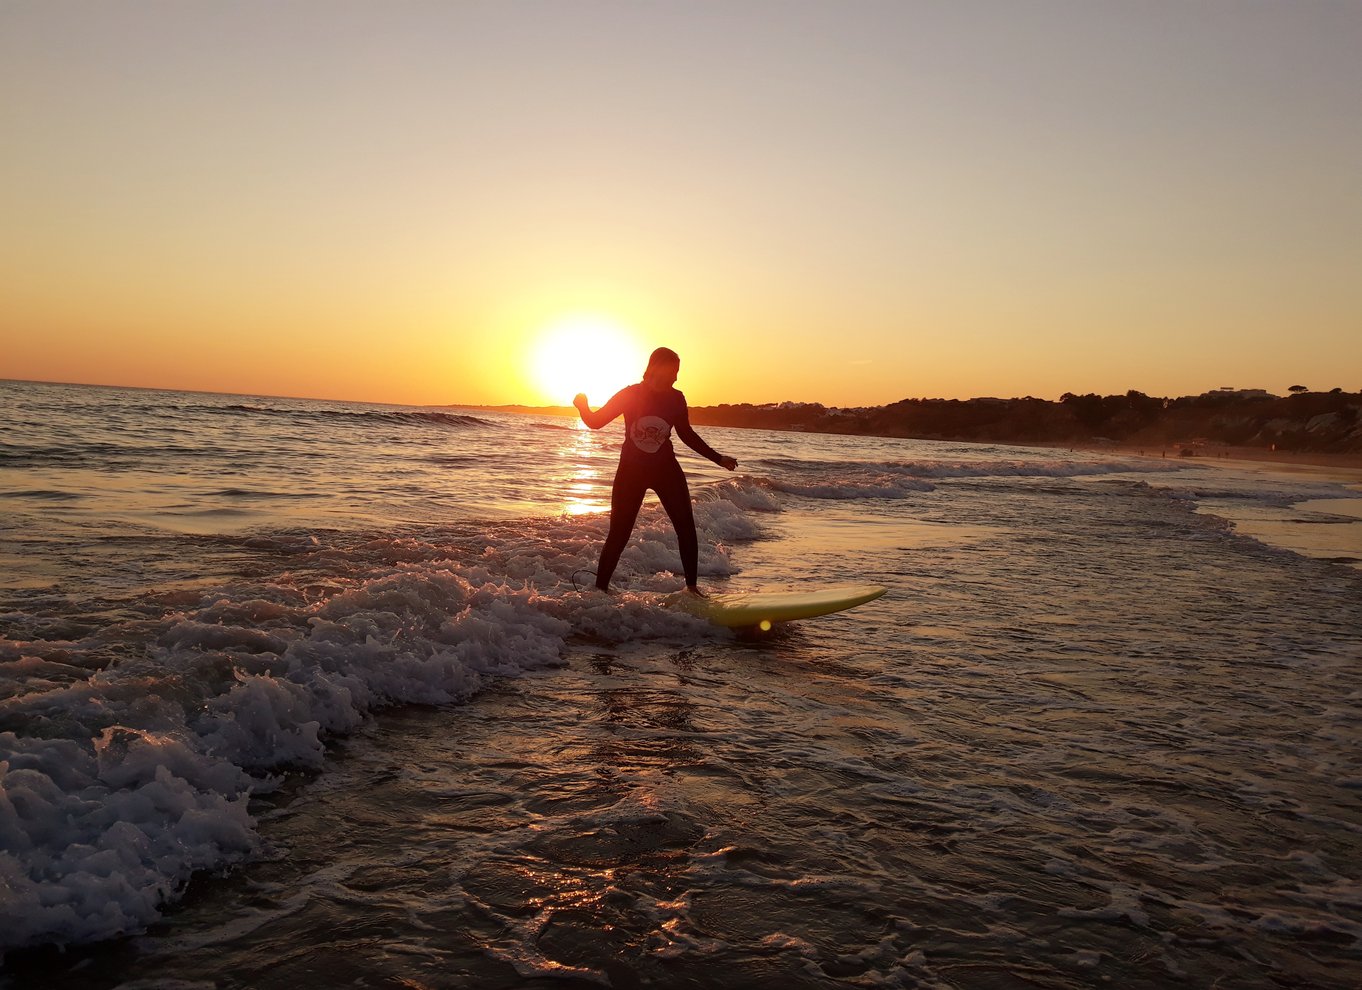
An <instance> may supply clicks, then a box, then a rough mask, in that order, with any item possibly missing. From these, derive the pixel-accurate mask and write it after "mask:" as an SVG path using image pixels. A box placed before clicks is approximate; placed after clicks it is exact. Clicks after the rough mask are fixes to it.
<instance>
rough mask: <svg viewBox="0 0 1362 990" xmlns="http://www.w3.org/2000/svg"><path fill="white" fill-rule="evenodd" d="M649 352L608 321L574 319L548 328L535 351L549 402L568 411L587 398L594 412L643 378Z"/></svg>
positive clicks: (536, 366)
mask: <svg viewBox="0 0 1362 990" xmlns="http://www.w3.org/2000/svg"><path fill="white" fill-rule="evenodd" d="M645 360H646V357H645V354H644V349H643V347H641V346H640V345H639V342H638V340H637V339H636V337H635V335H634V333H633V332H632V331H631V330H629V329H627V328H626V327H623V326H621V325H620V324H619V323H616V322H615V321H614V320H611V319H609V318H608V317H602V316H595V315H589V316H570V317H565V318H564V319H561V320H557V321H555V322H554V323H552V324H550V325H549V326H548V327H546V328H545V330H544V332H543V333H542V334H541V335H540V337H539V339H538V341H537V343H536V344H535V346H534V354H533V361H534V379H535V383H536V384H537V385H538V387H539V389H540V390H541V391H542V392H543V394H544V397H545V398H546V399H548V400H549V401H551V402H554V403H556V404H561V405H568V404H570V403H571V402H572V397H573V396H574V395H576V394H577V393H578V392H585V393H586V396H587V398H588V399H589V400H590V402H591V404H592V405H593V406H600V405H602V404H604V403H605V401H606V400H607V399H609V398H610V397H611V396H612V395H614V394H615V393H616V392H618V391H619V390H620V389H622V388H624V386H626V385H630V384H633V383H634V382H636V381H638V380H639V379H640V378H642V377H643V365H644V362H645Z"/></svg>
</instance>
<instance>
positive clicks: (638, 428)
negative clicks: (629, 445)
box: [629, 416, 672, 454]
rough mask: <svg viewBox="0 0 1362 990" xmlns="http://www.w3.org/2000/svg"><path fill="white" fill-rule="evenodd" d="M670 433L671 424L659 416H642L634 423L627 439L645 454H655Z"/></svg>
mask: <svg viewBox="0 0 1362 990" xmlns="http://www.w3.org/2000/svg"><path fill="white" fill-rule="evenodd" d="M671 435H672V424H671V423H668V422H667V421H666V420H665V419H663V418H662V417H661V416H644V417H643V418H642V419H640V420H639V421H638V422H637V423H635V424H634V429H633V431H632V432H631V433H630V435H629V439H631V440H633V441H634V446H635V447H637V448H638V449H639V450H641V451H643V452H644V453H645V454H656V453H657V452H658V451H659V450H661V449H662V445H663V444H664V443H666V442H667V440H668V438H670V437H671Z"/></svg>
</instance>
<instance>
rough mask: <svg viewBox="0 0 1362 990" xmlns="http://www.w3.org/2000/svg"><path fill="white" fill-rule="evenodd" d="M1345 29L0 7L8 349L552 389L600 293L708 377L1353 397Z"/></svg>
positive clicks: (1007, 18) (640, 340)
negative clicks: (546, 347)
mask: <svg viewBox="0 0 1362 990" xmlns="http://www.w3.org/2000/svg"><path fill="white" fill-rule="evenodd" d="M1359 50H1362V5H1359V4H1340V3H1328V2H1322V0H1305V2H1299V3H1291V4H1283V3H1275V2H1266V0H1243V2H1236V3H1196V4H1177V3H1149V4H1123V5H1117V4H1090V3H1086V2H1082V0H1072V2H1058V0H1039V2H1036V3H1028V4H1020V5H1019V4H1014V3H1010V2H1003V0H999V2H968V0H966V2H962V3H953V4H937V3H914V2H898V0H895V2H875V0H865V2H859V3H857V4H854V5H846V4H828V3H804V2H798V0H789V2H776V0H770V2H762V3H755V2H746V3H744V2H735V3H731V4H722V5H718V4H715V5H695V4H690V3H679V2H661V3H656V4H647V5H639V4H624V3H610V2H591V3H576V2H565V3H551V4H471V3H469V4H442V3H424V2H404V3H382V4H380V3H350V2H344V0H337V2H321V0H316V2H307V0H303V2H297V3H291V4H287V5H280V4H274V3H265V2H250V0H247V2H238V3H232V4H216V3H204V2H194V0H160V2H147V0H128V2H122V3H118V4H78V3H67V2H46V0H17V2H16V0H9V2H7V3H5V4H4V5H3V6H0V122H2V123H3V133H4V134H5V153H4V154H3V155H0V301H2V302H0V341H3V347H0V377H9V378H32V379H41V380H60V381H81V382H94V383H107V384H129V385H147V386H157V387H171V388H185V389H205V390H212V391H241V392H255V393H266V394H285V395H303V396H318V397H331V398H351V399H365V400H374V401H391V402H412V403H426V402H468V403H503V402H505V403H516V402H524V403H532V404H534V403H541V402H562V403H565V402H567V401H569V400H570V398H571V395H572V393H573V392H574V391H576V390H577V388H578V387H586V386H584V385H578V381H580V380H585V379H586V378H587V377H588V374H587V373H588V371H591V370H599V368H594V369H593V368H582V369H574V368H572V366H571V365H570V364H569V363H567V361H566V359H563V360H562V361H561V362H559V363H562V369H561V371H562V373H561V377H560V379H559V380H556V381H553V380H549V379H551V378H552V376H548V375H546V374H545V373H544V372H543V370H542V368H540V365H541V364H542V362H538V361H537V358H536V354H537V352H538V350H539V349H540V348H541V347H542V345H543V342H544V341H545V339H546V337H549V336H551V335H552V333H551V331H552V329H553V328H554V327H559V326H562V325H563V324H564V321H571V320H576V321H577V323H576V324H575V325H576V326H577V327H578V329H579V330H580V328H581V326H582V325H583V323H584V321H585V322H589V321H590V320H596V321H597V322H598V324H599V325H601V326H608V327H613V328H615V331H616V332H617V335H618V333H623V334H624V335H625V337H626V338H628V339H631V340H632V342H633V343H632V345H631V346H630V347H624V346H623V345H619V346H615V347H613V348H611V349H610V353H611V356H612V357H613V358H615V359H618V357H619V354H618V352H620V351H623V350H631V351H633V352H634V353H635V354H646V352H647V350H649V349H651V348H652V347H653V346H656V345H658V344H665V345H668V346H671V347H673V348H674V349H676V350H678V351H680V352H681V354H682V357H683V367H682V374H681V380H680V382H679V386H680V387H682V388H683V389H685V390H686V392H687V395H688V397H689V398H690V400H691V401H692V402H693V403H697V404H709V403H718V402H764V401H780V400H784V399H796V400H805V401H821V402H825V403H828V404H837V405H871V404H880V403H885V402H892V401H895V400H897V399H900V398H904V397H908V396H923V395H928V396H957V397H968V396H974V395H1024V394H1033V395H1037V396H1041V397H1047V398H1055V397H1057V396H1058V395H1059V394H1060V393H1062V392H1064V391H1069V390H1074V391H1099V392H1121V391H1125V390H1126V389H1128V388H1138V389H1141V390H1143V391H1146V392H1149V393H1151V394H1185V393H1194V392H1201V391H1204V390H1206V389H1208V388H1214V387H1217V386H1222V385H1234V386H1238V387H1264V388H1269V389H1272V390H1274V391H1278V392H1282V391H1285V389H1286V388H1287V387H1288V386H1290V385H1292V384H1305V385H1307V386H1309V387H1311V388H1321V389H1327V388H1332V387H1335V386H1340V387H1343V388H1346V389H1349V390H1358V389H1362V279H1358V278H1357V277H1356V273H1357V272H1358V271H1359V270H1362V197H1359V196H1358V195H1357V194H1356V178H1357V176H1358V175H1362V127H1359V126H1358V113H1357V108H1358V107H1359V106H1362V60H1359V59H1358V58H1357V57H1356V53H1357V51H1359ZM588 356H592V357H593V358H594V359H595V360H594V364H595V365H601V366H606V367H609V366H610V360H608V359H607V355H606V354H605V353H604V348H603V347H602V348H596V349H594V350H591V351H589V352H588ZM618 366H619V368H620V370H619V372H618V374H619V375H621V376H624V377H626V379H632V378H635V377H637V373H638V371H641V367H640V368H637V369H636V370H635V371H634V372H633V373H632V374H631V373H630V372H629V371H628V367H629V361H628V359H625V360H624V362H623V363H622V364H619V365H618ZM537 369H538V370H537ZM626 383H627V382H626V381H621V382H620V383H619V384H621V385H623V384H626ZM597 388H607V386H606V385H603V384H601V385H596V386H593V389H597ZM592 397H593V400H596V398H597V397H596V396H595V395H593V396H592ZM601 398H602V399H603V398H604V396H601Z"/></svg>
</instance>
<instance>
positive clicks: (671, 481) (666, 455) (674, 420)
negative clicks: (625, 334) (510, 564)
mask: <svg viewBox="0 0 1362 990" xmlns="http://www.w3.org/2000/svg"><path fill="white" fill-rule="evenodd" d="M680 372H681V358H680V357H679V356H678V355H677V353H676V352H675V351H673V350H671V349H670V348H667V347H659V348H658V349H657V350H655V351H653V353H652V355H651V356H650V357H649V358H648V369H647V370H646V371H645V372H644V373H643V381H641V382H639V383H638V384H636V385H630V386H628V387H627V388H623V389H621V390H620V391H619V392H617V393H615V395H614V397H613V398H611V400H610V401H609V402H607V403H606V404H605V405H603V406H601V407H600V408H599V409H597V410H596V411H595V412H592V411H591V406H590V404H589V403H588V402H587V398H586V396H585V395H582V394H578V395H577V397H576V398H574V399H573V400H572V404H573V405H574V406H576V407H577V411H578V412H579V413H581V415H582V422H583V423H585V424H586V425H587V426H589V427H591V428H592V429H593V430H599V429H600V428H601V427H603V426H605V425H606V424H607V423H611V422H613V421H614V420H615V419H616V418H617V417H618V416H619V415H620V414H621V413H622V414H623V415H624V443H623V444H622V445H621V447H620V464H619V468H618V470H616V471H615V484H614V487H613V488H612V489H611V491H610V533H609V535H607V536H606V538H605V546H603V547H602V548H601V562H600V564H599V565H598V566H597V568H596V587H597V588H599V589H601V590H602V591H609V590H610V576H611V575H612V574H614V573H615V565H616V564H618V563H619V559H620V554H621V553H623V552H624V545H625V544H626V543H628V542H629V534H630V533H632V532H633V531H634V522H635V520H637V519H638V510H639V509H640V508H641V507H642V505H643V496H644V494H645V493H646V492H647V491H648V489H649V488H651V489H652V490H653V491H655V492H657V497H658V499H659V500H660V501H661V502H662V508H663V509H665V510H666V512H667V515H668V517H669V518H670V519H671V521H672V526H674V527H675V528H676V542H677V544H678V545H679V546H680V549H681V566H682V569H683V570H684V571H685V573H686V590H687V591H690V592H691V593H692V594H697V595H698V594H700V589H699V588H698V587H697V586H696V580H697V577H698V574H699V568H700V565H699V558H700V542H699V539H698V537H697V536H696V533H695V513H694V511H693V510H692V509H691V504H690V488H689V487H687V485H686V475H685V474H684V473H683V472H682V470H681V465H680V464H679V463H678V462H677V460H676V451H675V450H674V449H673V448H672V441H671V432H672V430H675V431H676V435H677V436H678V437H680V438H681V439H682V440H684V441H685V443H686V446H687V447H689V448H691V450H694V451H695V452H696V453H699V454H703V455H704V456H705V457H708V458H709V459H710V460H711V461H713V462H714V463H715V464H718V465H719V466H720V467H723V468H727V469H728V470H729V471H732V470H733V469H734V468H736V467H737V466H738V462H737V461H736V460H734V459H733V458H731V457H726V456H724V455H723V454H720V453H718V452H717V451H715V450H714V449H713V448H712V447H710V445H709V444H707V443H705V442H704V441H703V440H701V439H700V437H699V436H698V435H697V434H696V432H695V431H694V430H693V429H691V425H690V414H689V413H688V411H687V409H686V397H685V396H684V395H682V394H681V392H680V391H678V390H677V389H675V388H673V387H672V386H673V385H674V384H675V383H676V376H677V375H678V374H680Z"/></svg>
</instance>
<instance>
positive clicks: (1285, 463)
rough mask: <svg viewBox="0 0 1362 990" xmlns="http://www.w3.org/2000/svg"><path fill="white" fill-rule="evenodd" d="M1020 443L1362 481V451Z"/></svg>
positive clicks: (1212, 445) (1211, 445) (1208, 445)
mask: <svg viewBox="0 0 1362 990" xmlns="http://www.w3.org/2000/svg"><path fill="white" fill-rule="evenodd" d="M1018 446H1028V447H1041V448H1046V449H1065V450H1081V451H1085V452H1087V453H1113V454H1122V455H1124V456H1127V457H1152V458H1155V459H1165V458H1166V459H1168V460H1176V461H1183V462H1187V463H1192V464H1198V465H1201V464H1222V465H1227V466H1231V465H1239V466H1243V465H1245V464H1251V465H1261V466H1273V467H1280V468H1285V469H1287V470H1291V469H1293V468H1294V469H1302V470H1310V471H1312V472H1313V471H1318V470H1329V471H1342V472H1345V473H1348V474H1356V477H1355V478H1352V479H1351V480H1352V481H1354V482H1362V454H1335V453H1328V452H1325V451H1308V450H1306V451H1293V450H1267V449H1265V448H1263V447H1234V446H1229V445H1225V444H1206V445H1205V446H1202V447H1197V448H1194V451H1193V453H1191V454H1189V455H1186V456H1184V455H1183V454H1182V451H1181V449H1179V448H1178V447H1175V446H1174V445H1172V444H1166V445H1161V446H1160V445H1155V444H1136V443H1110V444H1096V443H1032V444H1019V445H1018Z"/></svg>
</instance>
